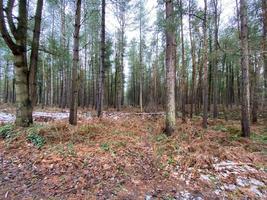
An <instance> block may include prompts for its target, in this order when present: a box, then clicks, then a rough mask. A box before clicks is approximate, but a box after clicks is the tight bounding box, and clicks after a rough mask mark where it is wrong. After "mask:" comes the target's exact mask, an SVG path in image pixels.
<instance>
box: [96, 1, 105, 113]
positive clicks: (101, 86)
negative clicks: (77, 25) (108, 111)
mask: <svg viewBox="0 0 267 200" xmlns="http://www.w3.org/2000/svg"><path fill="white" fill-rule="evenodd" d="M105 16H106V0H102V16H101V52H100V63H99V79H98V101H97V116H98V117H100V116H101V115H102V107H103V102H104V101H103V98H104V83H105V80H104V78H105V40H106V39H105V37H106V34H105Z"/></svg>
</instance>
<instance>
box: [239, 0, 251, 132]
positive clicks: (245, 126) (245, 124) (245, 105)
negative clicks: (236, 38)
mask: <svg viewBox="0 0 267 200" xmlns="http://www.w3.org/2000/svg"><path fill="white" fill-rule="evenodd" d="M240 21H241V32H240V36H241V67H242V109H241V115H242V116H241V117H242V119H241V126H242V136H243V137H249V136H250V122H249V119H250V117H249V104H250V103H249V102H250V98H249V59H248V25H247V1H246V0H240Z"/></svg>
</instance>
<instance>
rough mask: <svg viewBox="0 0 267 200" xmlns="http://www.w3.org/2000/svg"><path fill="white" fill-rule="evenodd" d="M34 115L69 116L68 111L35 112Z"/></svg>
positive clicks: (63, 117)
mask: <svg viewBox="0 0 267 200" xmlns="http://www.w3.org/2000/svg"><path fill="white" fill-rule="evenodd" d="M33 117H34V118H36V117H51V118H53V119H57V120H60V119H66V118H68V117H69V113H68V112H33Z"/></svg>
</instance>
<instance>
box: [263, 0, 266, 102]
mask: <svg viewBox="0 0 267 200" xmlns="http://www.w3.org/2000/svg"><path fill="white" fill-rule="evenodd" d="M262 21H263V35H262V44H263V45H262V47H263V64H264V88H265V90H264V93H265V94H264V95H265V98H264V99H265V104H266V105H267V103H266V102H267V1H266V0H262Z"/></svg>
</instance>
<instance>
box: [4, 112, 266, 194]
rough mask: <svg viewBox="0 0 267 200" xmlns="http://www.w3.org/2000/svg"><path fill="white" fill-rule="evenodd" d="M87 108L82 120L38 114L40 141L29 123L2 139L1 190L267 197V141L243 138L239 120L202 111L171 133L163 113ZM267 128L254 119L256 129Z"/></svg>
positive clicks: (11, 192)
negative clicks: (33, 138) (98, 114)
mask: <svg viewBox="0 0 267 200" xmlns="http://www.w3.org/2000/svg"><path fill="white" fill-rule="evenodd" d="M55 115H56V114H55ZM57 116H58V115H57ZM80 116H81V117H80V118H79V123H78V126H76V127H74V126H71V125H68V123H67V120H66V119H64V118H62V119H61V120H58V119H57V120H55V121H53V120H52V121H49V123H45V124H43V123H42V122H43V121H42V120H41V122H37V123H41V124H42V126H40V127H38V129H36V130H37V132H38V133H37V134H38V135H39V136H40V137H42V138H43V139H44V141H45V144H44V146H43V147H41V148H36V147H35V146H34V145H32V144H31V143H29V140H27V130H26V129H25V130H19V131H20V134H18V135H17V136H16V138H15V139H14V140H12V142H10V143H9V144H8V145H7V144H6V141H5V140H3V139H1V140H0V167H1V171H0V197H1V198H3V199H36V198H37V199H49V198H55V199H207V198H208V199H210V198H211V199H216V198H217V199H223V198H226V199H240V198H248V199H249V198H250V199H265V198H267V196H266V195H267V192H266V189H267V188H266V183H267V173H266V163H267V162H266V161H267V158H266V143H265V141H259V140H252V139H250V140H248V139H242V138H240V137H239V136H238V131H236V130H238V129H239V122H238V121H229V122H224V121H220V120H211V121H209V124H210V127H209V129H208V130H203V129H202V128H201V120H200V119H199V118H194V119H192V120H188V121H187V123H185V124H182V122H181V120H180V119H178V120H177V130H176V132H175V134H174V135H173V136H171V137H169V138H168V137H166V136H165V135H164V134H163V133H162V130H163V127H164V119H163V114H156V115H149V114H145V115H141V114H135V113H133V114H130V113H116V112H110V113H108V112H107V113H105V115H104V116H103V118H102V119H97V118H95V117H94V115H93V114H88V113H87V114H83V115H80ZM83 116H87V117H83ZM48 117H53V115H51V116H50V115H48ZM44 121H45V120H44ZM218 126H220V127H218ZM265 130H266V128H265V127H264V125H263V124H261V123H259V124H257V125H254V126H253V127H252V131H253V133H254V134H255V137H257V136H260V135H264V134H266V132H265ZM257 138H258V137H257Z"/></svg>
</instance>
